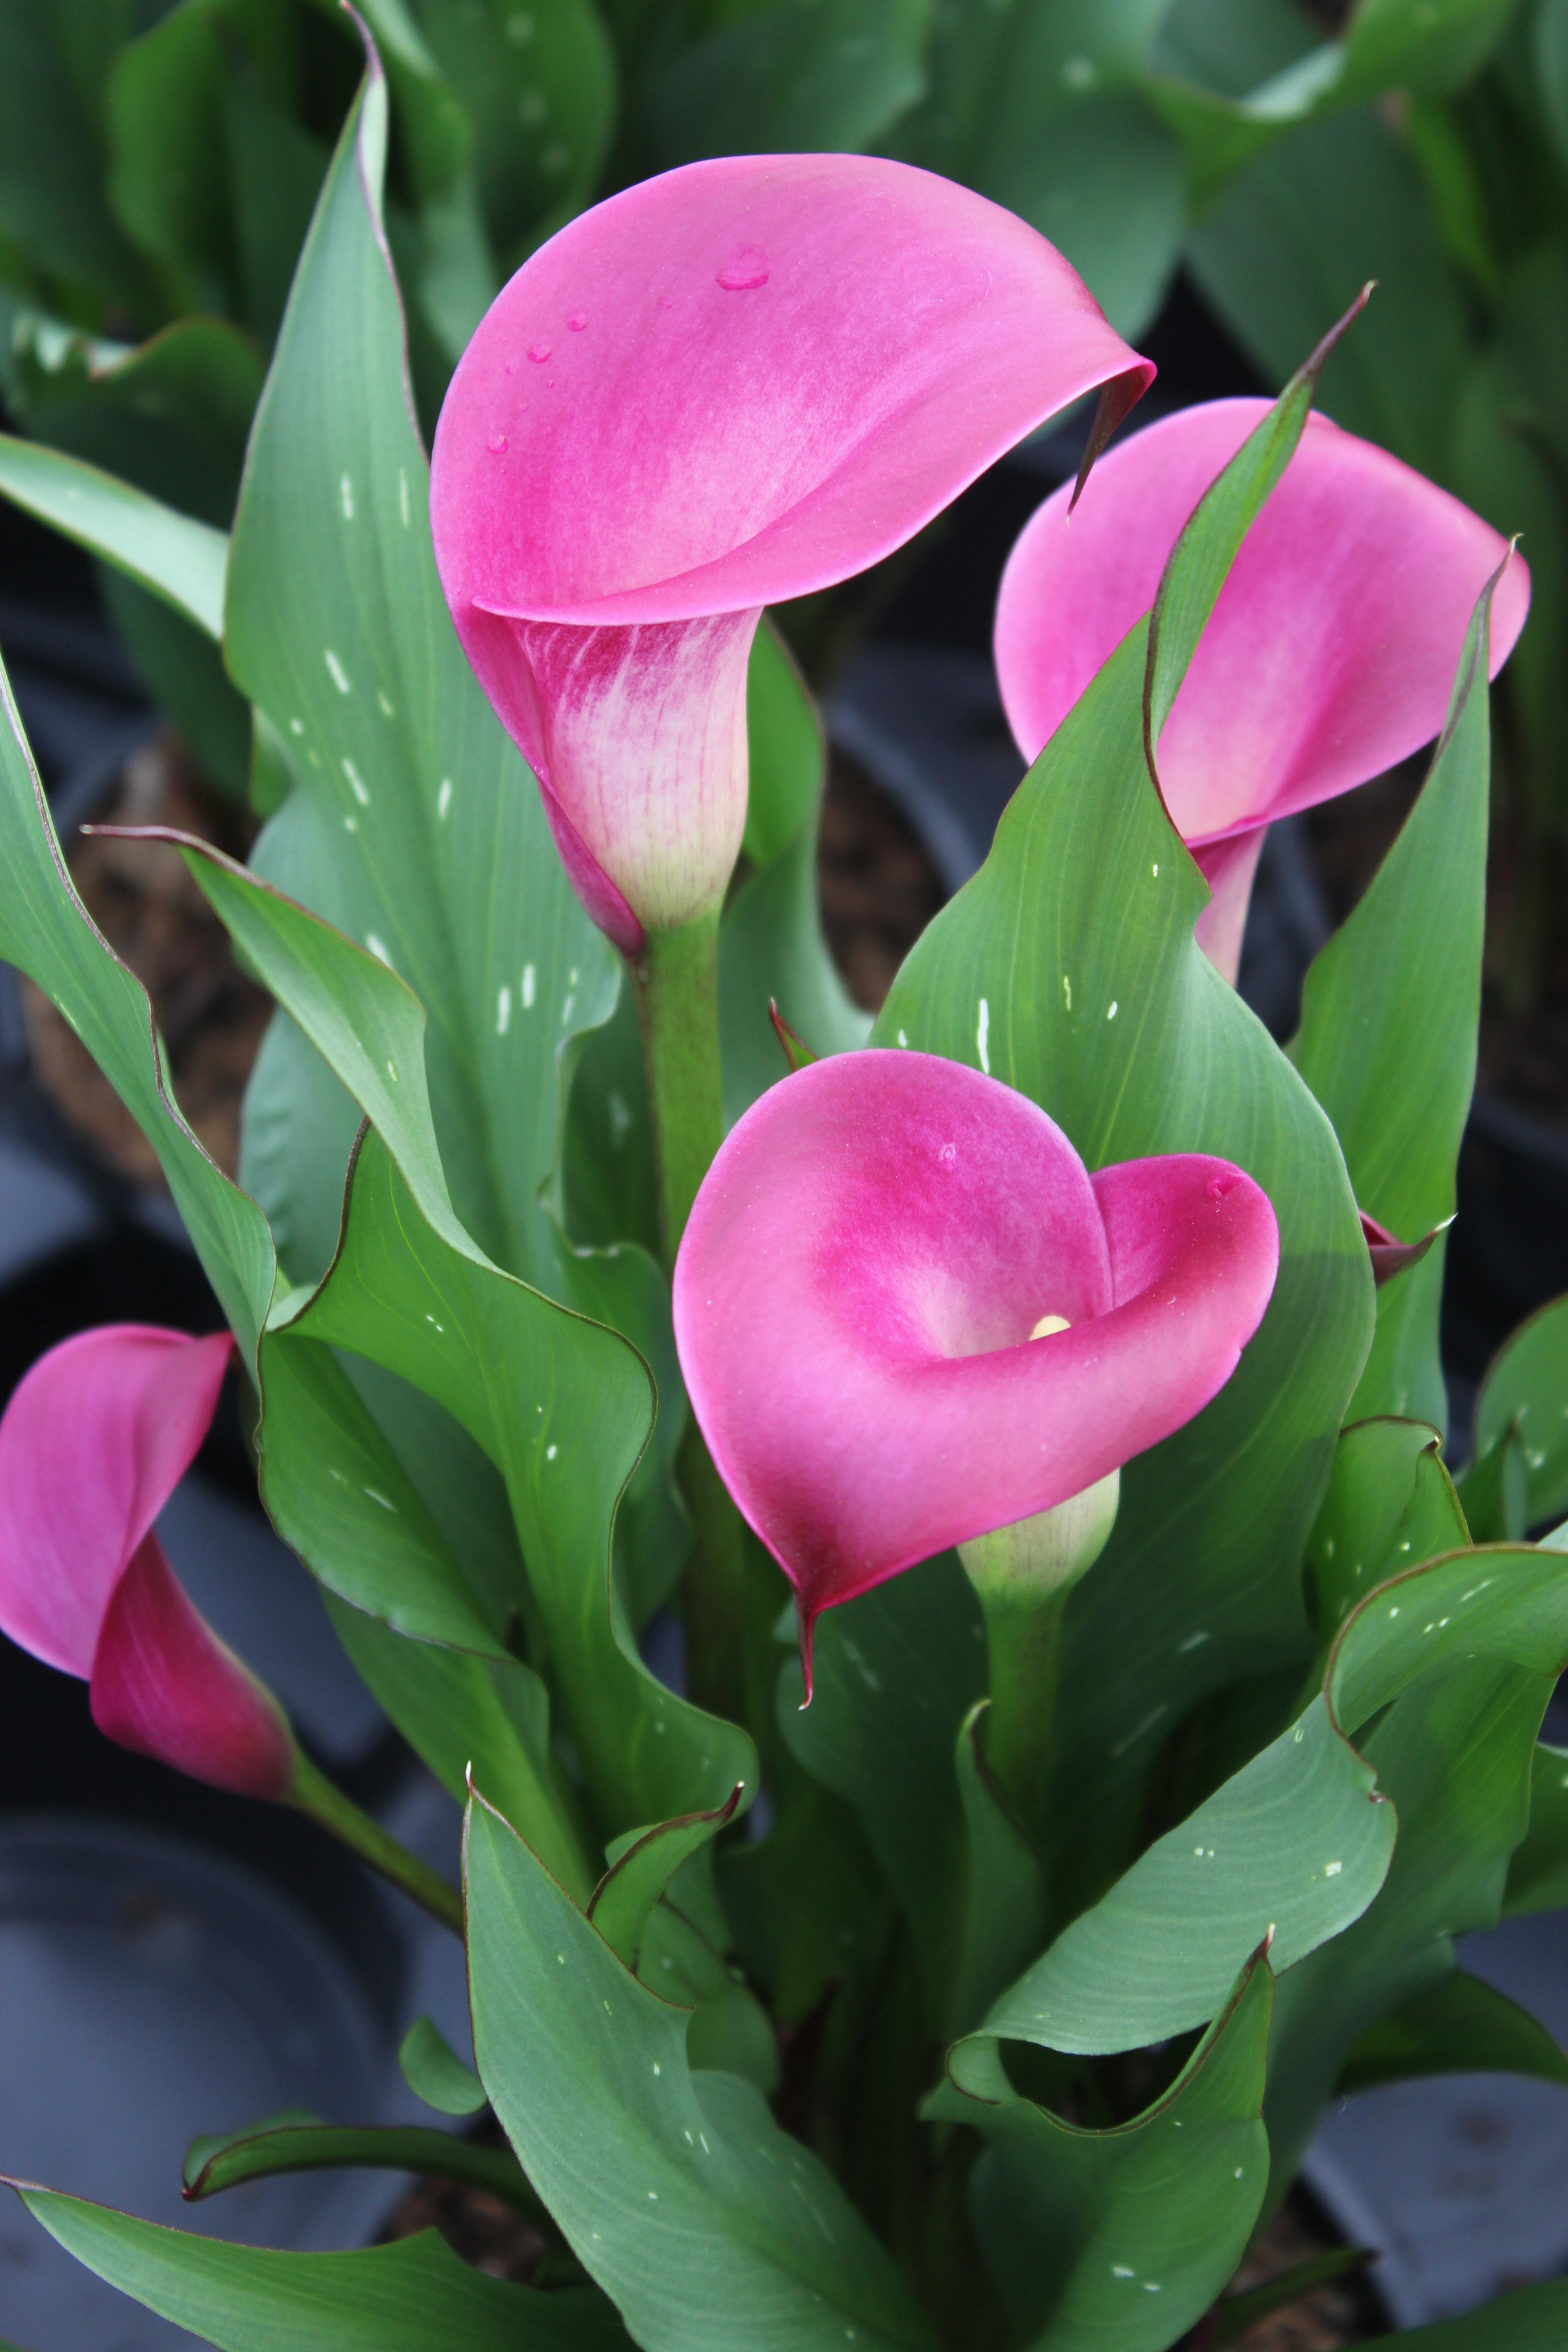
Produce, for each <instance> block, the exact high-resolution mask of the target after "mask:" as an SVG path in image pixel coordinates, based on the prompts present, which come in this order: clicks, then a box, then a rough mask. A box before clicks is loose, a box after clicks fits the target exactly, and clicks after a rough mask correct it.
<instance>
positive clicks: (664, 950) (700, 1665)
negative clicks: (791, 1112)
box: [631, 911, 765, 1732]
mask: <svg viewBox="0 0 1568 2352" xmlns="http://www.w3.org/2000/svg"><path fill="white" fill-rule="evenodd" d="M631 971H632V982H633V984H634V986H635V988H636V990H637V1025H638V1027H639V1029H640V1030H641V1033H642V1049H643V1066H644V1068H645V1070H646V1071H647V1093H648V1103H649V1107H650V1108H651V1110H652V1113H653V1140H654V1158H655V1163H656V1165H657V1167H658V1230H659V1241H660V1245H661V1249H662V1254H663V1257H664V1263H665V1267H666V1270H667V1271H669V1270H672V1269H673V1267H674V1265H675V1254H676V1252H677V1250H678V1249H679V1247H680V1236H681V1234H683V1233H684V1232H685V1231H686V1220H687V1218H688V1217H689V1215H690V1214H691V1204H692V1202H693V1201H695V1199H696V1198H697V1190H698V1187H699V1185H700V1183H701V1181H702V1179H703V1178H704V1176H706V1175H707V1173H708V1171H709V1169H710V1166H711V1165H712V1162H713V1155H714V1153H715V1152H716V1151H717V1150H718V1149H719V1146H720V1144H721V1142H722V1140H723V1136H724V1103H723V1092H722V1087H721V1080H720V1069H719V917H718V913H717V911H715V912H714V913H713V914H711V915H706V916H704V917H703V918H702V919H701V921H700V922H696V923H687V924H685V925H683V926H682V927H681V928H680V929H679V930H672V931H650V932H649V933H648V935H647V944H646V945H645V947H644V949H643V951H642V953H641V955H639V956H637V957H634V958H633V959H632V963H631ZM677 1467H678V1472H679V1479H680V1489H681V1493H682V1494H683V1495H684V1496H685V1498H686V1507H687V1509H688V1510H689V1512H690V1514H691V1525H692V1532H693V1535H694V1538H695V1541H694V1544H693V1547H692V1555H691V1559H690V1561H689V1564H688V1567H687V1570H686V1577H685V1582H684V1588H683V1599H684V1603H685V1606H684V1611H683V1614H684V1617H685V1621H686V1666H687V1683H688V1687H689V1690H690V1693H691V1696H692V1697H693V1698H694V1699H695V1700H696V1702H697V1704H698V1706H703V1707H707V1708H708V1709H709V1710H710V1713H712V1714H715V1715H723V1716H728V1717H730V1718H731V1721H734V1722H738V1723H745V1724H747V1725H748V1726H751V1727H752V1728H753V1732H754V1730H755V1727H756V1726H755V1720H754V1718H755V1717H756V1713H757V1706H758V1700H757V1695H756V1693H755V1691H754V1690H752V1687H751V1685H752V1683H753V1682H754V1681H755V1680H756V1677H755V1675H752V1674H751V1673H750V1672H749V1669H748V1657H749V1653H750V1651H751V1650H752V1647H753V1646H754V1645H753V1644H752V1643H751V1642H750V1641H749V1639H748V1622H747V1619H748V1612H747V1606H746V1586H747V1561H746V1553H745V1538H744V1533H743V1531H742V1526H741V1518H740V1514H739V1513H738V1511H737V1510H736V1508H735V1506H734V1504H733V1503H732V1502H731V1499H730V1496H729V1495H728V1493H727V1492H726V1490H725V1486H724V1482H723V1480H722V1479H721V1477H720V1475H719V1473H718V1471H717V1470H716V1469H715V1468H714V1466H713V1463H712V1459H711V1456H710V1454H709V1452H708V1448H707V1446H706V1445H705V1444H703V1442H702V1433H701V1431H700V1429H699V1428H698V1427H697V1424H696V1423H695V1422H693V1423H691V1424H690V1426H689V1428H688V1430H687V1433H686V1435H685V1437H684V1439H683V1440H682V1442H681V1447H680V1454H679V1462H678V1465H677ZM763 1706H764V1711H765V1701H764V1702H763Z"/></svg>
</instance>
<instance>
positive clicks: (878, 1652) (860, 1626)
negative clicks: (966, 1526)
mask: <svg viewBox="0 0 1568 2352" xmlns="http://www.w3.org/2000/svg"><path fill="white" fill-rule="evenodd" d="M984 1690H985V1628H984V1622H983V1621H982V1618H981V1615H980V1604H979V1602H978V1601H976V1599H975V1597H974V1592H973V1587H972V1586H971V1584H970V1582H969V1580H968V1578H967V1577H966V1576H965V1575H964V1573H963V1569H962V1568H961V1567H960V1566H959V1563H958V1559H957V1556H956V1554H954V1553H952V1552H944V1553H943V1554H942V1557H941V1558H940V1559H932V1560H927V1561H925V1562H924V1563H923V1564H922V1565H921V1567H920V1568H917V1569H911V1570H910V1571H909V1572H908V1574H906V1575H903V1576H894V1577H889V1579H888V1580H887V1581H886V1582H885V1583H882V1584H879V1585H876V1586H874V1587H873V1588H872V1590H871V1591H869V1592H863V1593H861V1594H860V1595H859V1596H858V1598H857V1599H856V1600H854V1601H847V1602H846V1603H845V1604H844V1606H843V1607H842V1608H840V1609H830V1610H827V1611H825V1612H824V1613H823V1616H822V1618H821V1620H820V1621H819V1622H818V1624H817V1627H816V1642H815V1647H814V1661H813V1678H812V1700H811V1705H810V1706H804V1704H803V1702H804V1699H805V1685H804V1683H803V1681H802V1678H801V1671H800V1666H799V1664H798V1663H797V1662H795V1661H794V1660H792V1661H791V1662H790V1664H788V1665H786V1666H785V1668H784V1673H783V1674H782V1675H780V1677H779V1685H778V1719H779V1725H780V1727H781V1729H782V1730H783V1732H784V1738H785V1740H786V1741H787V1743H788V1746H789V1748H790V1751H791V1753H792V1754H793V1755H794V1756H795V1758H796V1759H797V1760H798V1761H799V1762H800V1763H802V1764H803V1765H804V1766H805V1769H806V1770H807V1771H808V1772H809V1773H810V1774H811V1775H812V1777H813V1779H814V1780H818V1781H820V1782H821V1783H822V1785H823V1786H824V1787H825V1788H827V1789H831V1790H833V1791H834V1793H835V1795H837V1796H839V1797H842V1798H843V1799H844V1800H845V1801H847V1803H848V1804H850V1805H851V1806H853V1808H854V1810H855V1813H856V1817H857V1819H858V1822H859V1823H860V1827H861V1829H862V1831H863V1832H864V1833H865V1836H866V1841H867V1843H868V1845H869V1847H870V1849H871V1852H872V1853H873V1854H875V1856H876V1858H877V1863H878V1865H879V1868H880V1870H881V1872H882V1874H883V1875H884V1876H885V1878H886V1879H887V1881H888V1884H889V1886H890V1887H891V1888H892V1890H893V1893H894V1894H895V1895H896V1896H897V1897H898V1901H899V1905H900V1909H901V1910H902V1912H903V1914H904V1916H905V1917H906V1919H907V1920H908V1921H909V1924H910V1929H911V1930H912V1932H913V1936H914V1941H915V1951H916V1956H917V1958H918V1960H919V1963H920V1970H921V1988H922V1990H923V1993H924V1997H925V2008H926V2014H927V2017H928V2019H929V2020H930V2021H931V2030H932V2031H933V2032H938V2033H940V2032H943V2031H944V2030H945V2029H947V2028H948V2027H949V2026H950V2024H951V2012H952V2003H953V2000H954V1987H955V1983H956V1981H957V1978H958V1972H959V1969H960V1962H961V1954H962V1951H963V1938H964V1935H965V1932H966V1926H967V1919H966V1904H965V1884H966V1874H967V1871H968V1868H969V1846H970V1829H969V1822H968V1820H967V1817H966V1813H965V1809H964V1803H963V1792H962V1791H961V1789H960V1786H959V1780H958V1775H957V1773H956V1772H955V1770H954V1768H953V1755H954V1750H955V1748H956V1747H957V1745H958V1741H959V1738H960V1737H961V1732H962V1727H963V1723H964V1721H965V1719H966V1717H968V1715H969V1713H970V1710H971V1709H972V1708H973V1706H974V1704H975V1702H976V1700H977V1699H979V1698H981V1697H982V1696H984Z"/></svg>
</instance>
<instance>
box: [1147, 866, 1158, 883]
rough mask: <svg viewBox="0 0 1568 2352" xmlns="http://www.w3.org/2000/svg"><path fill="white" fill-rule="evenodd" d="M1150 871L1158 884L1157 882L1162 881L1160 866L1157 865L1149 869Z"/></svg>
mask: <svg viewBox="0 0 1568 2352" xmlns="http://www.w3.org/2000/svg"><path fill="white" fill-rule="evenodd" d="M1149 871H1150V873H1151V874H1152V876H1153V877H1154V879H1155V881H1156V882H1157V881H1158V880H1159V879H1160V868H1159V866H1157V865H1155V866H1151V867H1150V868H1149Z"/></svg>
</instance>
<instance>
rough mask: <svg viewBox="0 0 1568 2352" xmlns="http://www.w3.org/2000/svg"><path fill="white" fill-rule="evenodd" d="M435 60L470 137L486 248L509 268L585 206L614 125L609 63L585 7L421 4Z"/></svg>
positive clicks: (601, 31) (488, 1)
mask: <svg viewBox="0 0 1568 2352" xmlns="http://www.w3.org/2000/svg"><path fill="white" fill-rule="evenodd" d="M420 20H421V22H422V24H423V26H424V28H425V36H426V40H427V41H428V43H429V46H430V50H431V54H432V55H433V57H434V58H435V59H436V62H437V65H438V66H439V68H440V69H441V72H442V74H443V75H444V76H445V78H446V80H447V86H448V87H449V88H450V89H451V90H452V92H453V94H454V95H455V96H456V97H457V99H458V100H459V101H460V103H461V104H462V106H463V108H464V110H465V111H466V112H467V114H468V118H469V120H470V121H471V122H472V124H473V129H474V146H473V170H474V176H475V180H476V182H477V186H478V194H479V205H480V207H481V209H482V212H483V215H484V223H485V226H486V228H487V230H488V231H489V238H490V242H491V244H492V245H493V246H494V247H495V248H496V250H497V251H498V252H499V253H500V255H502V256H503V257H510V258H509V259H508V265H507V266H508V267H509V268H510V267H512V266H514V265H515V263H516V262H517V261H519V260H521V258H522V253H523V250H524V249H526V247H528V246H530V245H532V244H534V243H536V242H537V241H538V239H539V237H540V236H541V234H542V231H543V230H544V229H545V227H546V226H547V225H552V224H555V223H557V222H559V221H560V220H561V219H563V218H565V217H566V216H568V215H570V214H572V213H574V212H575V211H577V210H578V209H579V208H580V207H581V206H582V205H584V204H585V203H587V201H588V200H589V198H590V196H591V195H592V194H593V191H594V189H595V185H596V184H597V181H598V177H599V171H600V166H601V165H602V163H604V160H605V151H606V149H607V147H608V145H609V141H610V135H611V131H612V130H613V127H614V124H615V119H616V60H615V52H614V50H613V49H612V47H611V46H610V42H609V39H608V37H607V35H606V34H605V28H604V26H603V25H602V23H601V22H600V20H599V16H598V14H597V12H596V11H595V9H594V8H593V7H592V6H591V5H589V0H533V5H531V6H530V7H528V8H526V9H522V8H518V7H515V6H514V5H512V0H480V5H478V6H475V5H471V0H421V5H420Z"/></svg>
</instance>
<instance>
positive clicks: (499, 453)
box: [485, 433, 506, 457]
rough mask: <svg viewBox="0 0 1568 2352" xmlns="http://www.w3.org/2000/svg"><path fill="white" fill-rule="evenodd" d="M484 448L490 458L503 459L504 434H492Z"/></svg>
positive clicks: (504, 453) (504, 451)
mask: <svg viewBox="0 0 1568 2352" xmlns="http://www.w3.org/2000/svg"><path fill="white" fill-rule="evenodd" d="M485 447H486V448H487V449H488V450H489V453H490V456H491V457H505V456H506V435H505V434H504V433H492V434H491V435H490V437H489V440H488V441H487V442H486V443H485Z"/></svg>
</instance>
